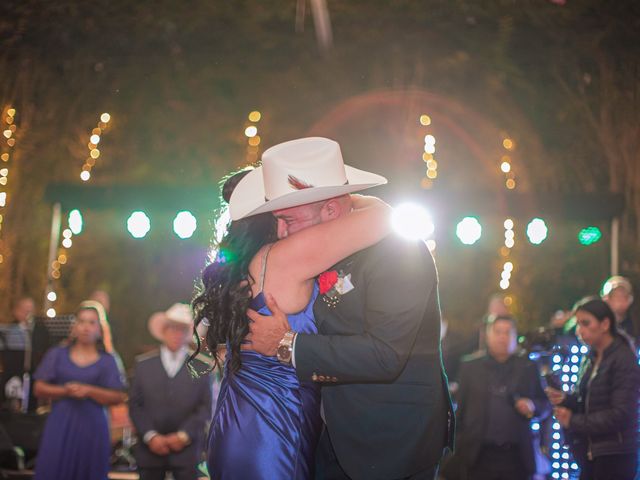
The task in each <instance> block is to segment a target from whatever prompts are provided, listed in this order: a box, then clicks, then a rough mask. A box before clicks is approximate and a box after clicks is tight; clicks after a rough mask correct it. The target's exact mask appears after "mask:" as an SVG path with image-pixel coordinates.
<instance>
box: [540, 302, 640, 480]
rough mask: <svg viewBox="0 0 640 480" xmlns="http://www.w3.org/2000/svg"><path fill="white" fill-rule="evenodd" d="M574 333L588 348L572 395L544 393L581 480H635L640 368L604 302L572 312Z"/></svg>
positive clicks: (580, 306)
mask: <svg viewBox="0 0 640 480" xmlns="http://www.w3.org/2000/svg"><path fill="white" fill-rule="evenodd" d="M574 311H575V316H576V322H577V327H576V333H577V335H578V337H579V338H580V340H581V341H582V342H583V343H584V344H586V345H588V346H589V347H590V348H591V351H590V352H589V354H588V355H585V357H584V359H583V363H582V366H581V368H580V373H579V375H578V382H577V383H576V389H575V391H574V392H573V393H570V394H565V393H563V392H562V391H560V390H556V389H554V388H547V389H546V390H545V391H546V393H547V396H548V397H549V400H550V401H551V403H552V404H553V405H555V408H554V415H555V417H556V419H557V420H558V422H559V423H560V425H561V426H562V427H563V428H564V430H565V432H566V434H567V438H568V440H569V443H570V445H571V450H572V453H573V455H574V457H575V459H576V462H577V463H578V465H580V469H581V474H580V480H609V479H610V480H633V479H634V478H635V475H636V470H637V466H638V451H637V450H638V398H639V396H640V395H639V390H638V389H639V387H640V366H638V361H637V358H636V354H635V352H634V350H633V348H632V346H631V345H630V343H629V340H628V339H627V338H626V337H625V336H622V335H621V334H620V333H619V332H618V331H617V325H616V321H615V314H614V313H613V311H612V310H611V308H610V307H609V305H607V303H606V302H604V301H603V300H601V299H599V298H597V297H590V298H586V299H583V300H581V301H580V302H578V303H577V304H576V306H575V307H574Z"/></svg>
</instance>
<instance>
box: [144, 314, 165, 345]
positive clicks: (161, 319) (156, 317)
mask: <svg viewBox="0 0 640 480" xmlns="http://www.w3.org/2000/svg"><path fill="white" fill-rule="evenodd" d="M166 323H167V315H166V314H165V313H164V312H157V313H154V314H153V315H151V318H149V323H148V324H147V327H148V328H149V333H150V334H151V336H152V337H153V338H155V339H156V340H158V341H159V342H162V340H163V338H162V331H163V330H164V325H165V324H166Z"/></svg>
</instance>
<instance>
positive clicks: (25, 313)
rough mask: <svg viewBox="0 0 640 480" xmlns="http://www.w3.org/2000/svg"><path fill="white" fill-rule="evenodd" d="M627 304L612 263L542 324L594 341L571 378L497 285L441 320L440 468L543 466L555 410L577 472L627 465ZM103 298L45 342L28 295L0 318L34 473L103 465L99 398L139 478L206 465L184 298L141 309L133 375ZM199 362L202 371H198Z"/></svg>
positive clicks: (504, 474)
mask: <svg viewBox="0 0 640 480" xmlns="http://www.w3.org/2000/svg"><path fill="white" fill-rule="evenodd" d="M632 303H633V288H632V285H631V283H630V282H629V280H628V279H626V278H624V277H619V276H616V277H611V278H610V279H609V280H608V281H607V282H605V284H604V287H603V289H602V291H601V292H600V295H599V296H597V297H588V298H585V299H583V300H581V301H579V302H578V303H576V305H575V306H574V308H573V309H571V310H569V311H567V312H561V313H560V314H558V315H556V316H554V318H553V319H552V322H551V324H550V328H552V329H553V330H554V331H555V333H556V334H559V335H565V336H570V337H571V336H575V339H576V341H579V342H581V343H582V344H584V345H586V346H588V347H589V351H588V353H587V354H586V355H585V356H584V358H583V360H582V365H581V367H580V370H579V373H578V379H577V382H575V387H574V388H573V390H571V391H565V390H563V389H561V388H560V385H559V383H554V382H552V381H550V380H547V379H545V378H544V377H542V376H541V372H540V368H539V365H537V364H536V363H535V362H534V361H533V360H532V359H531V358H530V356H529V355H528V354H529V352H528V351H526V350H524V349H522V348H521V346H520V345H519V344H518V331H517V321H516V319H515V318H514V317H513V316H512V315H511V314H510V312H509V306H508V305H507V304H506V302H505V297H504V296H502V295H493V296H492V297H491V298H490V300H489V303H488V308H487V313H486V315H485V316H484V317H483V318H482V320H481V321H480V322H478V325H477V328H475V329H474V331H473V332H471V333H470V334H468V335H466V336H465V335H462V334H460V332H457V331H452V330H450V329H449V328H448V325H447V323H446V321H443V328H442V345H443V360H444V363H445V366H446V369H447V373H448V375H449V381H450V387H451V392H452V395H453V396H454V399H455V403H456V420H457V434H456V436H457V439H456V451H455V453H454V454H453V455H452V456H450V457H449V458H448V460H447V461H445V463H444V465H443V468H442V470H441V477H442V478H443V479H446V480H456V479H460V480H463V479H466V480H474V479H479V480H484V479H493V480H501V479H504V480H507V479H509V480H519V479H522V480H525V479H534V478H545V474H548V473H549V471H548V468H547V469H545V466H544V465H545V462H544V459H545V454H547V456H548V452H545V447H544V442H541V438H540V436H539V434H538V432H536V431H533V430H532V429H531V424H532V423H537V424H540V423H544V422H549V421H552V420H553V419H554V418H555V420H557V422H558V423H559V424H560V426H561V427H562V431H563V434H564V435H563V438H564V441H565V442H566V443H567V444H568V445H569V446H570V449H571V453H572V454H573V457H574V459H575V461H576V462H577V464H578V465H579V467H580V471H581V473H580V478H581V479H583V480H588V479H596V480H603V479H616V480H625V479H633V478H635V475H636V471H637V469H638V452H637V450H638V408H637V406H638V400H639V391H640V367H639V366H638V361H637V356H636V347H635V345H634V343H635V342H636V340H637V339H638V335H640V328H638V326H637V324H636V322H635V321H634V318H633V317H632V315H631V313H630V307H631V305H632ZM108 309H109V297H108V295H107V294H106V293H105V292H102V291H96V292H94V294H92V296H91V299H90V300H87V301H84V302H82V303H81V304H80V306H79V307H78V309H77V311H76V312H75V321H74V323H73V327H72V328H71V331H70V335H69V337H68V339H67V340H66V341H64V342H63V343H62V344H59V345H55V346H53V347H52V348H50V349H48V350H47V347H48V346H49V345H50V339H49V338H48V331H47V328H46V327H45V326H44V324H43V323H42V321H41V320H35V319H34V311H35V304H34V302H33V300H32V299H30V298H20V299H19V300H18V301H16V302H15V304H14V307H13V309H12V316H13V322H12V323H10V324H8V325H5V326H2V327H1V328H0V346H2V350H3V351H4V352H5V355H4V365H3V367H4V372H3V374H4V377H5V380H6V378H7V377H8V376H11V373H12V368H13V370H15V372H14V373H16V375H17V376H19V375H18V373H17V372H23V373H24V374H25V376H24V377H23V378H21V380H22V381H23V382H31V384H32V385H30V386H32V388H29V389H28V394H27V395H26V396H25V393H24V392H25V390H27V389H26V388H25V387H27V386H29V385H27V383H24V384H22V385H18V386H19V387H21V388H18V390H19V392H18V394H12V393H11V388H4V389H3V390H4V391H3V394H5V398H4V399H3V400H4V403H5V405H9V406H13V407H15V405H17V404H20V409H21V410H22V411H23V412H27V411H35V407H36V405H38V404H39V405H49V404H50V405H51V406H52V408H51V410H50V413H49V414H48V417H47V421H46V425H45V426H44V431H43V433H42V435H41V439H40V447H39V449H38V455H37V459H36V461H35V477H36V478H43V479H44V478H46V479H58V478H59V479H103V478H106V475H107V471H108V470H109V469H110V468H111V465H110V463H111V462H110V459H112V442H111V440H110V431H109V423H108V407H110V406H113V405H117V404H122V403H125V402H126V404H127V405H128V413H129V415H130V419H131V423H132V425H133V427H134V429H135V432H136V435H137V442H135V445H134V447H133V454H134V457H135V462H136V465H137V471H138V473H139V475H140V478H141V479H143V480H154V479H158V480H160V479H164V478H165V475H166V474H168V473H171V474H172V476H173V478H174V479H175V480H188V479H195V478H198V477H199V476H201V475H206V473H205V472H199V471H198V469H197V466H198V465H199V464H201V461H202V458H203V448H204V445H205V440H204V437H205V434H206V428H207V424H208V421H209V420H210V418H211V414H212V387H213V385H214V383H215V382H214V379H213V376H212V375H213V374H212V373H211V372H208V367H209V364H208V363H207V362H206V359H203V358H200V357H198V358H190V357H191V354H190V350H189V346H190V344H191V342H192V340H193V332H192V328H193V317H192V313H191V310H190V308H189V306H188V305H186V304H175V305H173V306H172V307H171V308H169V309H168V310H167V311H165V312H159V313H157V314H154V315H153V316H152V317H151V318H150V319H149V322H148V328H149V332H150V333H151V335H152V336H153V337H154V338H155V339H156V340H157V341H158V342H159V344H160V345H159V348H158V349H157V350H154V351H152V352H149V353H146V354H144V355H141V356H139V357H138V358H136V362H135V365H134V367H133V368H132V375H130V376H129V381H127V375H126V374H125V371H124V368H123V365H122V362H121V360H120V357H119V355H118V353H117V351H116V350H115V349H114V342H113V339H112V336H111V329H110V326H109V322H108V318H107V313H108ZM11 351H14V352H15V351H27V352H29V358H28V359H27V360H24V359H23V358H20V359H19V360H18V361H15V360H11V355H6V353H7V352H11ZM7 359H9V360H7ZM190 360H191V362H189V361H190ZM13 364H16V365H13ZM36 367H37V368H36ZM190 367H191V368H190ZM194 370H197V371H198V372H200V373H201V374H200V375H199V376H194V375H193V371H194ZM202 372H208V373H204V374H202ZM31 377H32V378H31ZM5 383H6V382H5ZM4 386H5V387H6V385H4ZM29 395H30V397H29ZM213 400H215V399H213ZM0 430H1V428H0ZM0 433H1V432H0ZM2 458H4V457H2ZM546 465H547V466H548V462H547V463H546Z"/></svg>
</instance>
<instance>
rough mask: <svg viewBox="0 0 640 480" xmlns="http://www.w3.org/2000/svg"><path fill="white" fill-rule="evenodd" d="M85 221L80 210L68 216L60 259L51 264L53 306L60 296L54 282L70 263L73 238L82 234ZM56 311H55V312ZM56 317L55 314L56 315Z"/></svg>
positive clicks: (48, 296)
mask: <svg viewBox="0 0 640 480" xmlns="http://www.w3.org/2000/svg"><path fill="white" fill-rule="evenodd" d="M82 227H83V219H82V213H80V210H77V209H74V210H71V211H70V212H69V215H68V216H67V227H66V228H65V229H64V230H62V245H61V247H60V248H58V257H57V258H56V259H55V260H54V261H53V262H51V279H50V280H51V282H50V284H49V288H50V291H49V293H47V300H48V301H49V302H51V304H53V303H54V302H55V301H56V300H57V298H58V296H57V294H56V292H55V291H54V290H53V285H52V281H53V280H58V279H59V278H60V276H61V272H60V269H61V268H62V266H63V265H66V264H67V262H68V261H69V255H68V253H69V249H70V248H71V247H72V246H73V236H74V235H80V233H82ZM54 311H55V310H54ZM54 316H55V314H54Z"/></svg>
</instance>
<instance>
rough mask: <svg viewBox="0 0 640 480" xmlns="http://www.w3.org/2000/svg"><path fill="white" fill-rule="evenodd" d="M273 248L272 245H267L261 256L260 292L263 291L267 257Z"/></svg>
mask: <svg viewBox="0 0 640 480" xmlns="http://www.w3.org/2000/svg"><path fill="white" fill-rule="evenodd" d="M271 247H273V243H271V244H269V245H267V248H266V249H265V251H264V253H263V254H262V271H261V272H260V291H262V290H264V277H265V275H266V274H267V257H268V256H269V252H270V251H271Z"/></svg>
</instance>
